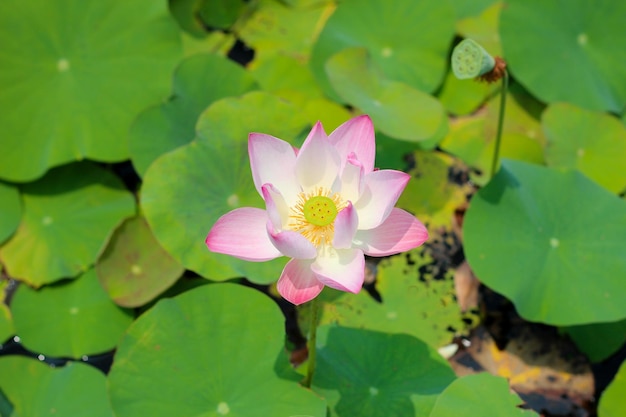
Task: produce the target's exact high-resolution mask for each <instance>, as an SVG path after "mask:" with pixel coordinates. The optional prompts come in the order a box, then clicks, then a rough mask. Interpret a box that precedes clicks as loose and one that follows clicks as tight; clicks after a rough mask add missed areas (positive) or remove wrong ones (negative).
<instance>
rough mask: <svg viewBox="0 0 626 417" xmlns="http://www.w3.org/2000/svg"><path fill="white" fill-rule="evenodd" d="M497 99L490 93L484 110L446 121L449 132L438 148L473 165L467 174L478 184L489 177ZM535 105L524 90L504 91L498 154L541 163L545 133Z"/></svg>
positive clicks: (497, 106)
mask: <svg viewBox="0 0 626 417" xmlns="http://www.w3.org/2000/svg"><path fill="white" fill-rule="evenodd" d="M466 82H470V81H466ZM526 102H528V103H526ZM499 103H500V97H499V96H497V97H494V98H493V99H492V100H490V101H489V102H488V103H487V105H486V106H485V111H484V112H480V113H478V114H477V115H475V116H467V117H458V118H456V119H455V120H454V121H452V122H451V123H450V132H449V133H448V135H447V136H446V137H445V138H444V139H443V141H442V142H441V144H440V147H441V149H443V150H444V151H446V152H449V153H451V154H453V155H456V156H458V157H459V158H461V159H462V160H463V162H465V163H466V164H467V165H469V166H471V167H472V168H474V170H473V171H472V172H470V177H471V179H472V181H474V182H475V183H476V184H478V185H485V184H486V183H487V181H489V178H490V173H491V163H492V159H493V152H494V145H495V138H496V131H497V123H498V112H499ZM536 106H537V104H536V103H534V102H533V101H532V100H529V99H528V98H527V97H526V96H525V95H524V94H509V95H507V97H506V115H505V118H504V125H503V129H502V141H501V144H500V156H501V157H504V158H510V159H517V160H522V161H527V162H532V163H536V164H542V163H543V159H544V155H543V154H544V152H543V144H544V142H545V137H544V136H543V132H542V130H541V125H540V123H539V120H538V118H536V117H535V115H534V113H535V112H536V110H535V107H536Z"/></svg>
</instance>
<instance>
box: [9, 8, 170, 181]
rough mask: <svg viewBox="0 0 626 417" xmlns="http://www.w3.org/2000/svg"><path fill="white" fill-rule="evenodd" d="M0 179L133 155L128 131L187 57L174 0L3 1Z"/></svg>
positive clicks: (25, 178)
mask: <svg viewBox="0 0 626 417" xmlns="http://www.w3.org/2000/svg"><path fill="white" fill-rule="evenodd" d="M0 45H2V48H0V109H2V111H1V112H0V126H2V137H3V139H2V141H3V152H2V153H0V178H4V179H7V180H10V181H31V180H34V179H36V178H38V177H40V176H41V175H43V174H44V173H45V172H46V171H47V170H48V168H50V167H53V166H57V165H61V164H64V163H66V162H70V161H74V160H77V159H83V158H91V159H95V160H98V161H120V160H123V159H127V158H128V144H127V141H126V137H127V132H128V128H129V126H130V124H131V122H132V120H133V119H134V118H135V117H136V116H137V114H138V113H139V112H140V111H141V110H142V109H144V108H145V107H146V106H148V105H150V104H151V103H154V102H158V101H159V100H161V99H162V98H163V97H165V96H166V95H167V92H168V89H169V85H170V77H171V72H172V70H173V68H174V65H175V64H176V61H177V60H178V58H179V54H180V40H179V33H178V28H177V25H176V23H175V22H174V20H173V19H172V18H171V16H170V15H169V13H168V10H167V2H166V1H164V0H161V1H153V0H137V1H126V0H112V1H95V2H93V1H82V0H59V1H55V2H49V1H45V0H6V1H3V2H0Z"/></svg>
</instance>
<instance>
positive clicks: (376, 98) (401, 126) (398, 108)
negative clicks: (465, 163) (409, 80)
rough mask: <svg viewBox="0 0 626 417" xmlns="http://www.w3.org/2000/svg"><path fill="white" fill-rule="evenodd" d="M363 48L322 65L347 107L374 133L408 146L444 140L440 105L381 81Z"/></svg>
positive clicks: (344, 52) (407, 88) (405, 87)
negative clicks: (364, 119) (366, 116)
mask: <svg viewBox="0 0 626 417" xmlns="http://www.w3.org/2000/svg"><path fill="white" fill-rule="evenodd" d="M375 65H376V63H375V60H373V59H372V58H371V56H370V55H369V54H368V51H367V49H365V48H347V49H344V50H342V51H341V52H338V53H337V54H335V55H333V56H332V57H331V58H329V59H328V61H327V63H326V70H327V72H328V77H329V80H330V83H331V84H332V86H333V87H334V88H335V90H336V91H337V93H338V94H339V95H340V96H341V97H342V98H343V99H344V100H345V101H346V102H348V103H349V104H351V105H353V106H356V107H358V108H359V109H360V110H362V111H363V112H364V113H367V114H369V115H370V117H371V118H372V121H373V122H374V125H375V126H376V129H377V130H379V131H381V132H383V133H384V134H386V135H388V136H391V137H392V138H395V139H401V140H406V141H411V142H420V141H424V142H425V141H430V140H433V138H434V140H435V143H433V144H432V146H431V148H432V147H434V146H435V145H436V142H438V141H439V140H440V139H442V138H443V137H444V136H445V133H446V131H447V123H448V119H447V117H446V114H445V112H444V109H443V106H442V105H441V103H440V102H439V101H438V100H437V99H435V98H434V97H432V96H430V95H429V94H426V93H423V92H421V91H418V90H416V89H414V88H412V87H410V86H409V85H406V84H404V83H400V82H396V81H391V80H387V79H384V78H383V77H382V76H381V75H380V74H379V72H378V69H377V67H376V66H375Z"/></svg>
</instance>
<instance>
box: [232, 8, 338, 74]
mask: <svg viewBox="0 0 626 417" xmlns="http://www.w3.org/2000/svg"><path fill="white" fill-rule="evenodd" d="M285 3H286V2H284V1H275V0H259V1H257V2H256V9H255V11H254V13H253V14H252V15H251V16H250V17H249V18H248V20H246V22H245V24H244V25H242V27H241V30H239V36H241V39H242V40H243V41H244V42H245V43H246V45H249V46H250V47H252V48H254V50H255V60H254V61H253V62H252V65H253V66H254V63H255V62H256V61H257V60H263V59H265V57H267V56H274V55H277V54H279V55H286V56H291V57H294V58H297V59H299V60H301V61H304V60H306V58H308V56H309V53H310V49H311V45H312V44H313V42H314V41H315V37H316V36H317V34H318V32H319V28H320V27H322V26H323V24H324V22H325V21H326V19H327V17H328V14H329V13H331V12H332V10H333V8H334V7H335V6H334V3H333V2H332V1H329V0H315V1H313V2H309V3H310V4H306V2H302V1H300V2H298V3H299V4H292V5H288V4H285Z"/></svg>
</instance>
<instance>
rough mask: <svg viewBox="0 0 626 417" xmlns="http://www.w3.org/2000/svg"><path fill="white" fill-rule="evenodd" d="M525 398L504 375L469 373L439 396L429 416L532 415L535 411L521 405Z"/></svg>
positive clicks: (484, 416)
mask: <svg viewBox="0 0 626 417" xmlns="http://www.w3.org/2000/svg"><path fill="white" fill-rule="evenodd" d="M522 403H523V401H522V400H521V399H520V398H519V397H518V396H517V394H514V393H511V388H510V387H509V384H508V382H507V381H506V379H504V378H500V377H497V376H494V375H490V374H488V373H480V374H475V375H467V376H464V377H461V378H458V379H457V380H455V381H453V382H452V383H451V384H450V385H448V387H447V388H446V389H445V390H444V391H443V392H442V393H441V395H439V397H438V398H437V402H436V403H435V407H434V408H433V410H432V411H431V413H430V414H429V417H457V416H462V415H467V410H472V415H476V416H481V417H524V416H525V417H532V416H538V414H537V413H535V412H534V411H532V410H521V409H520V408H518V406H519V405H520V404H522Z"/></svg>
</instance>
